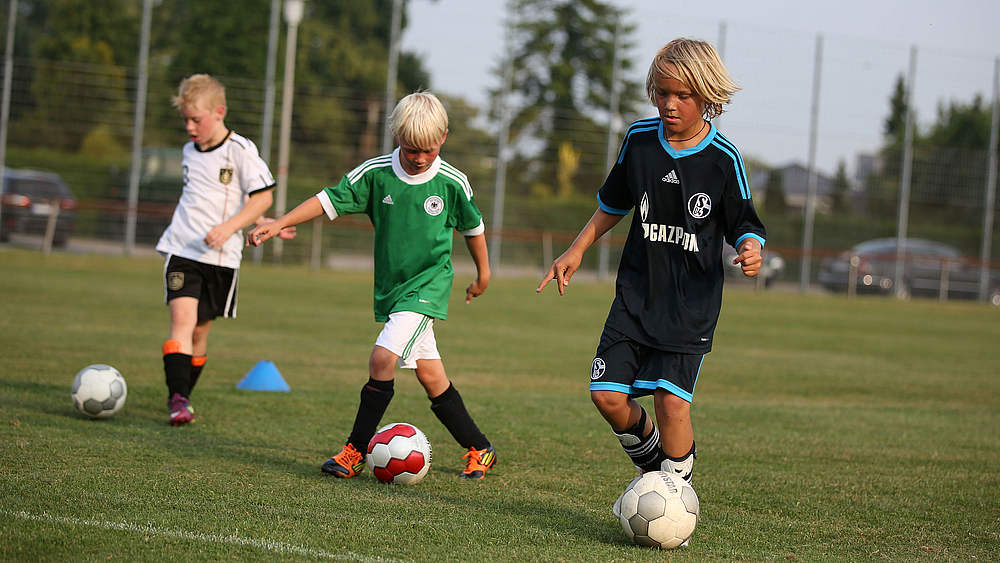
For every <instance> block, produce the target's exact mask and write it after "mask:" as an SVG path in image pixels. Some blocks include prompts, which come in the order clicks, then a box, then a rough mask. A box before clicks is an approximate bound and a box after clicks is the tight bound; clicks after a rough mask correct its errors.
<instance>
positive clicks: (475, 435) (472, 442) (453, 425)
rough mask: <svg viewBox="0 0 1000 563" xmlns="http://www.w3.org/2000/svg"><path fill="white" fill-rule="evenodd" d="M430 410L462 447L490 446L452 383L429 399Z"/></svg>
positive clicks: (478, 448)
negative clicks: (442, 391)
mask: <svg viewBox="0 0 1000 563" xmlns="http://www.w3.org/2000/svg"><path fill="white" fill-rule="evenodd" d="M431 410H432V411H434V415H435V416H437V417H438V420H440V421H441V424H444V427H445V428H447V429H448V432H451V436H452V438H455V441H456V442H458V444H459V445H460V446H462V447H463V448H476V449H477V450H485V449H486V448H488V447H490V441H489V440H487V439H486V436H485V435H484V434H483V433H482V432H480V431H479V427H478V426H476V423H475V422H474V421H473V420H472V416H470V415H469V411H468V410H467V409H466V408H465V403H464V402H462V396H461V395H459V394H458V389H455V386H454V385H449V386H448V389H446V390H445V392H444V393H441V394H440V395H438V396H437V397H433V398H432V399H431Z"/></svg>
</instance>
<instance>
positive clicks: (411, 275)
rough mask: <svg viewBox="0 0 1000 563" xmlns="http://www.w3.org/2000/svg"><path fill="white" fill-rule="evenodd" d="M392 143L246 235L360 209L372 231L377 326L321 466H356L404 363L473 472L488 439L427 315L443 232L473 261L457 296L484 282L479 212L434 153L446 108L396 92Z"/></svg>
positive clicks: (444, 274) (484, 465)
mask: <svg viewBox="0 0 1000 563" xmlns="http://www.w3.org/2000/svg"><path fill="white" fill-rule="evenodd" d="M390 119H391V121H392V131H393V136H394V137H395V139H396V142H397V143H398V144H399V148H397V149H396V150H395V151H393V152H392V153H391V154H386V155H383V156H379V157H376V158H373V159H371V160H368V161H366V162H364V163H363V164H361V165H360V166H358V167H357V168H355V169H354V170H352V171H350V172H348V173H347V174H346V175H345V176H344V177H343V179H341V181H340V183H339V184H337V185H336V186H333V187H329V188H324V189H323V191H321V192H319V194H317V195H316V196H315V197H312V198H310V199H308V200H306V201H304V202H303V203H301V204H300V205H299V206H298V207H296V208H295V209H293V210H292V211H290V212H289V213H288V214H286V215H285V216H283V217H280V218H278V219H277V220H275V221H274V222H273V223H270V224H266V225H262V226H259V227H257V228H256V229H254V230H253V232H251V233H250V235H249V237H248V238H249V242H250V244H253V245H255V246H256V245H259V244H261V243H263V242H264V241H266V240H267V239H269V238H271V237H273V236H275V235H277V234H279V233H280V231H281V229H282V228H286V227H289V226H292V225H297V224H299V223H302V222H304V221H309V220H311V219H313V218H315V217H318V216H319V215H321V214H323V213H326V215H327V216H328V217H329V218H330V219H331V220H333V219H336V218H337V217H339V216H341V215H347V214H350V213H364V214H366V215H368V217H369V218H370V219H371V222H372V225H373V226H374V228H375V287H374V304H375V320H376V321H378V322H384V323H385V326H384V327H383V329H382V332H381V333H380V334H379V336H378V339H377V340H376V341H375V346H374V348H373V349H372V352H371V357H370V358H369V361H368V366H369V379H368V382H367V383H366V384H365V385H364V387H363V388H362V389H361V403H360V405H359V406H358V412H357V415H356V416H355V419H354V426H353V429H352V430H351V434H350V436H349V437H348V439H347V443H346V444H345V445H344V447H343V448H342V449H341V451H340V453H338V454H336V455H334V456H333V457H331V458H330V459H328V460H327V461H326V462H324V463H323V465H322V470H323V471H324V472H326V473H329V474H331V475H334V476H335V477H340V478H350V477H354V476H355V475H357V474H358V473H359V472H360V471H362V470H363V469H364V466H365V452H366V451H367V447H368V442H369V441H370V440H371V438H372V436H373V435H374V434H375V431H376V428H377V426H378V423H379V421H380V420H381V419H382V415H383V414H384V413H385V411H386V408H388V406H389V401H390V400H391V399H392V395H393V369H394V367H395V365H396V364H398V365H399V367H402V368H408V369H413V370H415V372H416V376H417V380H418V381H419V382H420V384H421V385H422V386H423V387H424V390H425V391H426V392H427V398H428V399H430V401H431V410H432V411H433V412H434V414H435V415H436V416H437V417H438V419H439V420H440V421H441V422H442V424H444V426H445V427H446V428H447V429H448V431H449V432H450V433H451V435H452V437H454V438H455V441H457V442H458V443H459V444H460V445H461V446H462V448H464V449H467V450H468V451H467V453H466V454H465V455H464V456H463V457H464V458H465V459H466V467H465V469H464V470H463V471H462V473H460V475H459V476H460V477H462V478H466V479H482V478H483V477H485V476H486V472H487V471H488V470H489V469H490V468H491V467H493V464H494V463H495V461H496V455H495V453H494V451H493V446H492V444H491V443H490V441H489V440H488V439H487V438H486V436H485V435H483V433H482V432H481V431H480V430H479V428H478V427H477V426H476V423H475V422H474V421H473V420H472V417H471V416H470V415H469V412H468V410H467V409H466V408H465V404H464V403H463V402H462V397H461V395H459V393H458V390H456V389H455V386H454V385H452V384H451V382H450V381H449V380H448V376H447V375H446V374H445V370H444V364H443V363H442V362H441V355H440V354H439V353H438V350H437V344H436V342H435V340H434V330H433V325H434V320H435V319H445V318H446V317H447V315H448V295H449V293H450V292H451V284H452V279H453V277H454V272H453V270H452V264H451V247H452V231H453V230H457V231H459V232H461V233H462V234H463V235H465V243H466V246H467V247H468V249H469V253H470V254H471V255H472V259H473V261H474V262H475V264H476V271H477V275H476V279H475V280H473V282H472V283H471V284H469V286H468V287H467V288H466V290H465V293H466V297H465V302H466V303H470V302H471V301H472V298H473V297H478V296H479V295H481V294H482V293H483V292H484V291H486V286H487V285H488V284H489V282H490V267H489V259H488V256H487V251H486V237H485V236H484V234H483V233H484V231H485V228H484V226H483V220H482V215H481V214H480V212H479V210H478V209H477V208H476V205H475V203H474V202H473V199H472V189H471V188H470V187H469V181H468V178H466V176H465V174H463V173H462V172H460V171H459V170H458V169H457V168H455V167H453V166H452V165H450V164H448V163H447V162H445V161H444V160H442V159H441V158H440V157H439V156H438V153H439V152H440V150H441V145H443V144H444V141H445V138H446V137H447V136H448V114H447V113H446V112H445V109H444V106H442V105H441V102H440V101H439V100H438V99H437V97H435V96H434V95H433V94H430V93H429V92H416V93H413V94H410V95H409V96H406V97H405V98H403V99H402V100H400V102H399V103H398V104H397V105H396V108H395V109H394V110H393V112H392V116H391V118H390Z"/></svg>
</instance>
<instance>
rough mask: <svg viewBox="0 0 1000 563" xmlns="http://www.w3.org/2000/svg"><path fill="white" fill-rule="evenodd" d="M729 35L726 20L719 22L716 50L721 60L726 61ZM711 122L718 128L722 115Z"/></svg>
mask: <svg viewBox="0 0 1000 563" xmlns="http://www.w3.org/2000/svg"><path fill="white" fill-rule="evenodd" d="M728 35H729V27H728V26H727V25H726V20H722V21H720V22H719V44H718V45H717V48H716V51H717V52H718V53H719V59H721V60H722V62H725V61H726V38H727V36H728ZM712 124H714V125H715V128H716V129H718V128H719V127H720V126H721V125H722V116H721V115H720V116H718V117H716V118H715V119H713V120H712Z"/></svg>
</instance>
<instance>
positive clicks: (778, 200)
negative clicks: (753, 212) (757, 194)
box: [764, 169, 788, 217]
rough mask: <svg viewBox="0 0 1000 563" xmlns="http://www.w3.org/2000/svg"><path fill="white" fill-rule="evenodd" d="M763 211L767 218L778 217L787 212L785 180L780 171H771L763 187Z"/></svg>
mask: <svg viewBox="0 0 1000 563" xmlns="http://www.w3.org/2000/svg"><path fill="white" fill-rule="evenodd" d="M764 211H766V212H767V214H768V216H774V217H780V216H782V215H784V214H785V213H787V212H788V201H787V199H786V197H785V180H784V177H783V176H782V175H781V171H780V170H776V169H772V170H771V171H770V172H769V173H768V175H767V184H765V185H764Z"/></svg>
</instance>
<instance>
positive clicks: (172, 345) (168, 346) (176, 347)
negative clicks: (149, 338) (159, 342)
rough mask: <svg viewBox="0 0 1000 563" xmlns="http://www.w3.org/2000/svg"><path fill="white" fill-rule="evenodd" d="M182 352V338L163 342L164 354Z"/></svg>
mask: <svg viewBox="0 0 1000 563" xmlns="http://www.w3.org/2000/svg"><path fill="white" fill-rule="evenodd" d="M180 352H181V341H180V340H167V341H166V342H164V343H163V355H164V356H166V355H167V354H179V353H180Z"/></svg>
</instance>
